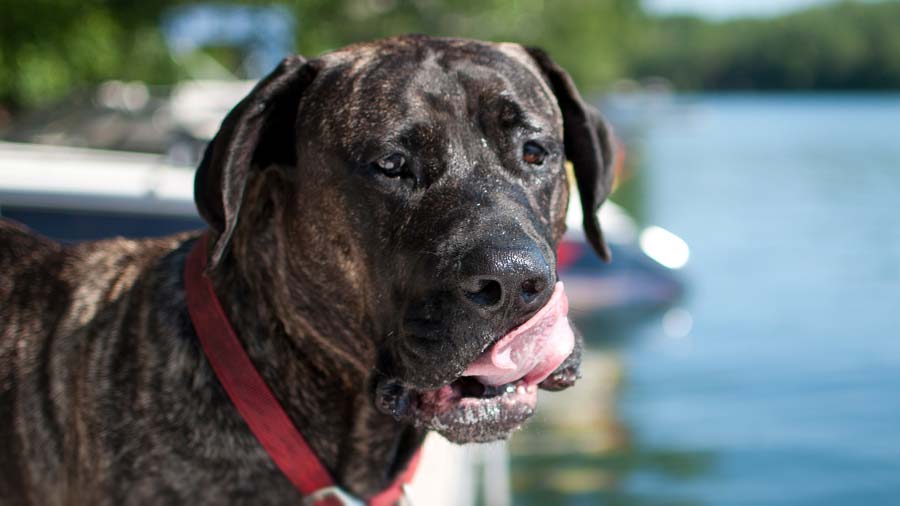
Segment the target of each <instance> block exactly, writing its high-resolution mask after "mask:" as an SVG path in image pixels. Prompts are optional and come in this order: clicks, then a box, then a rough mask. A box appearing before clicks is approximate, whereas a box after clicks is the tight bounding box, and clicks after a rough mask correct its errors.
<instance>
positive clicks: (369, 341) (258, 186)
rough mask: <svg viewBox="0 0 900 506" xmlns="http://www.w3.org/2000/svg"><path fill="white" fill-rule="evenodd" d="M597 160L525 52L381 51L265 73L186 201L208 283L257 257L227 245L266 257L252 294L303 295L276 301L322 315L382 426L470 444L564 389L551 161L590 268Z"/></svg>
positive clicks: (568, 371)
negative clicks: (202, 245)
mask: <svg viewBox="0 0 900 506" xmlns="http://www.w3.org/2000/svg"><path fill="white" fill-rule="evenodd" d="M610 156H611V150H610V141H609V138H608V134H607V128H606V126H605V124H604V123H603V121H602V120H601V119H600V117H599V116H598V115H597V114H596V112H595V111H593V110H592V109H591V108H589V107H588V106H586V105H585V104H584V103H583V102H582V100H581V98H580V97H579V95H578V92H577V90H576V89H575V87H574V86H573V84H572V81H571V79H570V78H569V76H568V75H567V74H566V73H565V72H564V71H563V70H562V69H560V68H559V67H558V66H557V65H556V64H555V63H553V61H551V60H550V58H549V57H548V56H547V55H546V54H544V53H543V52H542V51H540V50H537V49H527V48H523V47H521V46H519V45H516V44H492V43H484V42H477V41H468V40H456V39H435V38H428V37H423V36H408V37H397V38H391V39H385V40H382V41H377V42H373V43H368V44H361V45H355V46H350V47H348V48H345V49H342V50H339V51H336V52H333V53H329V54H326V55H324V56H322V57H320V58H318V59H315V60H310V61H307V60H305V59H303V58H301V57H292V58H288V59H286V60H285V61H284V62H282V64H281V65H280V66H279V67H278V68H277V69H276V70H275V71H274V72H273V73H272V74H270V75H269V76H268V77H266V78H265V79H263V80H262V81H261V82H260V83H259V84H258V85H257V87H256V88H255V89H254V90H253V91H252V92H251V93H250V95H249V96H248V97H247V98H246V99H244V101H242V102H241V103H240V104H239V105H238V106H237V107H236V108H235V109H234V110H233V111H232V112H231V113H230V114H229V116H228V117H227V118H226V119H225V121H224V122H223V124H222V128H221V130H220V131H219V133H218V134H217V135H216V137H215V139H214V140H213V142H212V143H211V144H210V146H209V148H208V150H207V153H206V157H205V158H204V160H203V162H202V163H201V166H200V168H199V170H198V173H197V179H196V200H197V204H198V207H199V210H200V213H201V214H202V215H203V217H204V218H205V219H206V221H207V222H208V223H209V225H210V227H211V229H212V230H213V232H214V234H215V237H216V242H215V245H214V248H213V252H212V255H211V257H212V258H211V265H212V268H216V265H217V264H219V263H220V262H222V261H223V258H225V257H226V256H227V255H236V256H243V257H247V256H250V255H257V254H259V251H258V250H257V251H252V249H251V248H238V247H237V246H236V245H234V244H232V243H235V242H236V241H235V240H234V237H237V235H239V234H240V231H241V230H246V231H247V234H249V235H257V236H260V238H259V239H258V240H257V243H256V244H257V245H256V246H255V248H268V249H271V250H273V252H272V253H271V254H269V253H268V252H267V254H266V256H267V257H273V258H276V259H277V260H276V261H274V264H273V266H272V267H271V268H272V269H275V270H278V274H277V275H276V274H273V275H272V276H270V277H269V278H267V279H274V280H276V281H275V282H276V283H279V284H280V283H286V284H298V283H299V284H303V286H302V287H300V288H298V289H297V290H293V291H287V292H285V293H291V294H298V295H296V296H298V297H302V298H303V305H304V307H307V308H308V307H311V306H313V305H315V304H316V300H318V301H327V303H329V304H332V303H338V302H339V303H340V307H341V308H342V309H341V311H343V312H344V313H346V314H342V315H331V316H330V317H333V318H340V319H342V325H344V326H346V327H348V328H352V329H354V330H355V335H356V340H357V342H355V343H341V344H340V345H339V346H343V349H344V351H345V352H347V351H348V350H349V352H348V355H347V356H349V355H354V351H353V350H354V348H355V349H356V350H358V351H357V352H356V353H355V356H354V357H353V358H354V359H356V360H359V361H360V362H361V363H362V364H363V366H364V367H367V368H368V370H369V371H371V374H369V375H368V381H369V384H370V387H369V388H370V391H371V392H372V395H373V401H374V402H375V403H376V405H377V406H378V407H379V408H380V409H381V410H382V411H384V412H385V413H389V414H391V415H393V416H394V417H396V418H397V419H398V420H401V421H404V422H411V423H414V424H416V425H419V426H424V427H427V428H431V429H435V430H437V431H439V432H440V433H441V434H443V435H444V436H445V437H447V438H449V439H451V440H455V441H460V442H462V441H487V440H492V439H497V438H502V437H505V436H506V435H507V434H508V433H509V432H510V431H512V430H513V429H515V428H516V427H518V426H519V425H520V424H521V423H522V422H523V421H524V420H525V419H526V418H528V417H529V416H530V415H531V413H532V411H533V409H534V406H535V402H536V390H537V388H538V387H544V388H547V389H554V390H555V389H560V388H564V387H566V386H569V385H571V384H572V383H573V382H574V381H575V379H576V378H577V376H578V365H579V355H578V350H577V349H578V348H579V347H580V345H579V344H578V343H576V342H575V341H576V339H575V337H574V336H573V331H572V329H571V327H570V325H569V323H568V320H567V319H566V310H567V302H566V297H565V292H564V290H563V288H562V285H561V284H560V283H558V280H557V276H556V246H557V243H558V241H559V240H560V238H561V237H562V234H563V232H564V231H565V214H566V207H567V204H568V188H569V186H568V182H567V175H566V169H565V161H566V159H568V160H570V161H571V162H572V164H573V166H574V173H575V177H576V179H577V187H578V191H579V194H580V197H581V202H582V205H583V207H584V209H583V211H584V229H585V234H586V237H587V239H588V240H589V241H590V242H591V244H592V245H593V247H594V248H595V249H596V251H597V252H598V254H599V255H600V256H601V257H603V258H608V255H609V253H608V250H607V248H606V245H605V243H604V242H603V238H602V234H601V231H600V227H599V223H598V222H597V218H596V211H597V208H598V207H599V206H600V204H601V203H602V202H603V200H604V199H605V198H606V195H607V193H608V192H609V189H610V184H611V179H612V173H611V170H610V163H609V162H610ZM247 221H252V222H253V225H252V226H250V225H247V224H246V223H244V222H247ZM273 289H274V288H273ZM310 292H313V293H310ZM310 323H311V324H312V326H313V327H314V326H315V323H316V322H315V321H313V322H310ZM331 345H334V343H331ZM573 349H575V351H573Z"/></svg>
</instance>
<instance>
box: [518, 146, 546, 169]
mask: <svg viewBox="0 0 900 506" xmlns="http://www.w3.org/2000/svg"><path fill="white" fill-rule="evenodd" d="M546 157H547V150H545V149H544V148H542V147H541V145H540V144H538V143H536V142H534V141H528V142H526V143H525V145H524V146H522V161H524V162H525V163H527V164H529V165H541V164H542V163H544V158H546Z"/></svg>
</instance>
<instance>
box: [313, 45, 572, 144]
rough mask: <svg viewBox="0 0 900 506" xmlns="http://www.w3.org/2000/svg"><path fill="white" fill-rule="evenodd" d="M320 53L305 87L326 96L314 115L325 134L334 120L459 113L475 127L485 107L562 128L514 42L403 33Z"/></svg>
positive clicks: (373, 123) (422, 118)
mask: <svg viewBox="0 0 900 506" xmlns="http://www.w3.org/2000/svg"><path fill="white" fill-rule="evenodd" d="M321 60H322V63H323V68H322V70H321V71H320V74H319V76H318V78H317V82H316V83H313V87H312V89H311V90H310V91H311V93H310V94H309V95H310V96H311V97H312V96H320V97H321V98H320V99H324V100H326V101H327V102H328V104H329V110H330V115H329V117H322V118H321V119H322V120H324V121H325V123H326V124H324V125H321V128H323V129H325V132H323V133H325V134H327V133H328V130H330V129H331V128H337V125H336V123H340V124H341V126H350V128H351V130H354V129H355V130H357V131H359V130H365V131H370V132H372V133H377V134H379V135H390V133H391V132H390V131H391V130H392V129H400V128H404V126H406V124H408V123H415V122H420V123H423V124H424V123H427V122H432V123H434V122H438V123H440V124H447V123H448V121H449V120H454V121H456V122H459V120H464V121H462V124H463V125H469V126H472V127H478V126H479V125H477V120H478V117H479V116H480V115H481V116H484V115H489V114H494V115H499V116H504V117H517V116H518V117H519V118H518V119H520V120H521V121H523V122H530V123H535V122H540V123H542V124H545V125H547V126H548V128H550V129H552V130H553V131H554V132H555V133H556V134H558V135H561V132H562V118H561V114H560V112H559V108H558V106H557V104H556V100H555V98H554V95H553V92H552V91H551V90H550V88H549V86H548V85H547V83H546V82H545V80H544V79H543V78H542V77H541V73H540V70H539V69H538V68H537V67H536V65H535V64H534V61H533V60H532V59H531V57H530V56H529V55H528V53H527V52H526V51H525V50H524V49H523V48H522V47H521V46H518V45H516V44H494V43H485V42H479V41H468V40H457V39H432V38H423V37H416V36H408V37H396V38H391V39H385V40H381V41H377V42H375V43H369V44H359V45H355V46H350V47H348V48H345V49H343V50H340V51H337V52H333V53H329V54H327V55H324V56H323V57H322V58H321ZM398 118H403V119H404V120H405V121H404V122H398V121H397V120H398ZM473 120H474V121H475V122H476V123H473ZM328 123H333V124H334V125H329V124H328ZM335 140H339V139H335ZM347 147H349V146H347Z"/></svg>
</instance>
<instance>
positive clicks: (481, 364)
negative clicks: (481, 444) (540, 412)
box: [463, 282, 575, 386]
mask: <svg viewBox="0 0 900 506" xmlns="http://www.w3.org/2000/svg"><path fill="white" fill-rule="evenodd" d="M568 312H569V300H568V299H567V298H566V292H565V290H564V289H563V284H562V283H561V282H560V283H556V287H554V289H553V295H552V296H551V297H550V300H549V301H548V302H547V304H546V305H545V306H544V307H542V308H541V310H540V311H538V312H537V313H536V314H535V315H534V316H532V317H531V319H529V320H528V321H527V322H525V323H523V324H522V325H520V326H518V327H516V328H515V329H513V330H512V332H510V333H509V334H507V335H505V336H503V337H502V338H501V339H500V340H499V341H497V342H496V343H494V345H493V346H491V347H490V349H488V350H486V351H485V352H484V353H483V354H482V355H481V356H480V357H478V359H476V360H475V362H472V364H471V365H470V366H469V368H468V369H466V370H465V372H463V376H474V377H475V378H477V379H478V381H480V382H482V383H484V384H485V385H504V384H506V383H512V382H514V381H517V380H519V379H522V378H524V380H525V384H526V386H531V385H536V384H538V383H540V382H541V381H544V379H545V378H546V377H547V376H550V373H552V372H553V371H555V370H556V368H557V367H559V364H561V363H563V361H564V360H565V359H566V357H568V356H569V355H570V354H571V353H572V348H573V347H574V346H575V336H574V335H573V334H572V328H571V327H570V326H569V319H568V318H566V314H567V313H568Z"/></svg>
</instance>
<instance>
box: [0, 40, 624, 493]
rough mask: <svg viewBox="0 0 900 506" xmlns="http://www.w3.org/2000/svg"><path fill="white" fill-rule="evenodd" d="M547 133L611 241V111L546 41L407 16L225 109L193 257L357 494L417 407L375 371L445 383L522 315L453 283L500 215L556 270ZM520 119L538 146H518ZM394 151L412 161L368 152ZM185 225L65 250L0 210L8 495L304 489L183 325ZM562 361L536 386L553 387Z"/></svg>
mask: <svg viewBox="0 0 900 506" xmlns="http://www.w3.org/2000/svg"><path fill="white" fill-rule="evenodd" d="M563 127H564V128H565V132H564V133H563ZM563 135H564V136H565V138H564V146H565V156H566V157H567V158H569V159H570V160H571V161H572V162H573V164H574V165H575V172H576V177H577V182H578V187H579V193H580V194H581V197H582V202H583V205H584V207H585V217H586V219H585V232H586V235H587V237H588V239H589V241H590V242H591V243H592V244H593V245H594V246H595V248H597V250H598V251H599V252H600V253H601V255H604V256H605V255H607V254H608V253H607V251H606V249H605V245H604V244H603V240H602V236H601V235H600V229H599V226H598V224H597V222H596V218H595V213H594V211H595V210H596V209H597V207H598V206H599V205H600V203H601V202H602V201H603V199H604V198H605V196H606V194H607V192H608V191H609V185H610V178H611V175H610V174H609V172H610V171H609V170H607V166H608V163H606V164H605V163H604V159H606V160H607V161H608V159H609V156H610V153H609V141H608V139H607V136H606V128H605V126H604V124H603V123H602V121H600V120H599V119H598V118H597V117H595V116H594V113H593V112H592V111H591V110H590V109H588V108H587V107H585V106H584V105H583V104H582V102H581V100H580V98H579V97H578V94H577V91H575V89H574V87H573V86H572V84H571V81H570V79H569V78H568V76H567V75H566V74H565V73H564V72H563V71H562V70H561V69H559V68H558V67H557V66H556V65H555V64H553V62H552V61H550V60H549V58H547V56H546V55H545V54H543V53H542V52H540V51H539V50H533V49H527V50H526V49H523V48H522V47H520V46H518V45H514V44H489V43H481V42H475V41H461V40H454V39H432V38H428V37H422V36H408V37H397V38H393V39H386V40H382V41H377V42H373V43H368V44H361V45H355V46H350V47H348V48H345V49H343V50H340V51H337V52H334V53H330V54H327V55H324V56H322V57H320V58H318V59H315V60H311V61H306V60H304V59H302V58H300V57H292V58H288V59H287V60H285V61H284V62H283V63H282V65H280V66H279V68H278V69H276V70H275V72H273V74H271V75H270V76H268V77H267V78H266V79H264V80H263V81H262V82H261V83H260V84H259V85H258V86H257V87H256V88H255V89H254V91H253V92H252V93H251V94H250V95H249V96H248V98H246V99H245V100H244V101H243V102H242V103H241V104H239V105H238V106H237V107H236V108H235V110H234V111H232V112H231V113H230V114H229V116H228V117H227V118H226V120H225V121H224V122H223V125H222V128H221V130H220V132H219V133H218V134H217V136H216V138H215V139H214V140H213V142H212V143H211V145H210V148H209V149H208V150H207V155H206V157H205V159H204V161H203V162H202V164H201V167H200V169H199V170H198V174H197V183H196V200H197V204H198V208H199V210H200V212H201V214H202V215H203V217H204V218H205V219H206V220H207V222H208V223H209V226H210V234H211V239H212V240H214V243H213V244H214V246H213V252H212V255H211V267H210V270H209V276H210V278H211V279H212V281H213V284H214V286H215V289H216V292H217V294H218V295H219V298H220V299H221V301H222V305H223V307H224V308H225V311H226V313H227V314H228V316H229V319H230V321H231V323H232V325H233V327H234V328H235V330H236V333H237V334H238V335H239V336H240V337H241V339H242V342H243V344H244V346H245V348H246V349H247V352H248V353H249V355H250V357H251V359H252V361H253V363H254V364H255V365H256V367H257V368H258V369H259V371H260V373H261V374H262V376H263V378H264V379H265V381H266V382H267V383H268V385H269V386H270V387H271V389H272V390H273V392H274V393H275V395H276V397H277V398H278V399H279V401H280V402H281V403H282V405H283V406H284V408H285V410H286V411H287V413H288V414H289V416H290V417H291V419H292V420H293V422H294V423H295V424H296V426H297V427H298V429H299V430H300V431H301V432H302V433H303V434H304V436H305V437H306V439H307V440H308V441H309V443H310V444H311V446H312V447H313V449H314V450H315V452H316V454H317V455H318V456H319V458H320V459H321V461H322V462H323V463H324V465H325V466H326V467H327V468H328V469H329V471H331V473H332V474H333V476H334V477H335V478H336V481H337V482H338V483H339V484H340V485H341V486H343V487H344V488H346V489H347V490H349V491H350V492H352V493H354V494H356V495H358V496H361V497H364V496H368V495H370V494H372V493H375V492H377V491H379V490H381V489H382V488H384V487H385V486H386V485H387V484H388V483H389V482H390V481H391V480H392V479H393V478H394V477H395V475H396V473H397V472H398V470H399V469H401V468H403V467H404V466H405V464H406V462H407V461H408V459H409V457H410V455H411V454H412V452H413V451H414V450H415V449H416V448H417V447H418V445H419V444H420V443H421V442H422V440H423V438H424V436H425V433H426V431H427V429H429V428H432V427H429V426H428V425H427V424H423V423H413V422H411V421H410V420H403V419H400V420H398V419H396V418H395V417H392V416H389V415H388V414H385V413H383V412H381V411H379V410H378V409H376V407H375V403H374V402H373V392H376V391H377V383H378V381H380V379H383V378H392V379H399V380H402V382H403V383H404V384H406V385H410V386H411V387H415V388H434V387H437V386H440V385H443V384H447V383H448V382H449V381H452V380H453V379H454V378H456V377H458V376H459V375H460V374H461V373H462V370H463V369H465V367H466V365H467V364H468V363H469V362H471V361H472V360H473V359H474V358H475V357H476V356H477V355H478V354H479V353H481V351H482V350H484V349H485V347H486V346H488V345H489V344H490V343H491V342H492V341H493V340H495V339H497V338H498V337H499V336H500V335H502V334H503V333H505V332H507V331H508V330H509V329H511V328H513V327H514V326H515V325H518V324H519V323H521V322H522V321H524V320H525V319H527V318H528V316H530V314H533V313H534V311H535V310H536V308H525V309H521V310H513V309H509V310H507V311H504V312H503V314H501V315H487V314H485V313H484V311H480V309H479V308H475V309H472V308H471V307H470V306H466V303H465V301H462V300H461V299H462V298H454V296H453V295H448V294H452V293H455V292H454V290H453V289H451V288H448V287H447V285H446V280H447V279H455V277H454V276H455V274H454V272H455V271H454V269H458V268H459V265H460V262H462V260H461V258H462V257H463V256H464V255H465V254H467V253H470V252H471V251H472V250H473V248H475V249H477V248H481V247H483V244H487V243H490V238H491V237H493V236H496V235H497V234H499V233H501V231H502V233H503V234H506V235H505V236H504V237H503V240H508V241H510V244H520V243H521V244H527V247H528V248H531V250H529V251H540V253H541V254H542V255H543V256H544V258H545V259H546V262H547V265H548V266H549V267H550V268H551V270H552V271H555V268H554V267H555V254H554V249H555V246H556V244H557V242H558V240H559V239H560V237H561V235H562V233H563V231H564V215H565V209H566V204H567V201H568V194H567V183H566V176H565V172H564V169H563V160H564V159H563V153H562V150H563ZM525 138H538V139H539V140H541V142H542V143H544V146H545V148H546V150H547V159H546V160H547V161H546V162H545V163H544V164H543V165H542V166H539V167H534V166H527V165H523V164H522V162H521V160H520V158H521V145H522V144H521V143H522V142H523V139H525ZM392 151H400V152H402V153H404V154H405V155H406V158H407V165H408V167H405V172H404V173H403V174H402V175H400V176H388V175H385V174H383V173H380V172H378V171H377V170H373V165H372V164H371V161H372V160H375V159H377V158H378V157H380V156H384V155H385V154H388V153H390V152H392ZM238 218H240V219H238ZM195 239H196V234H194V235H191V234H186V235H178V236H173V237H167V238H161V239H150V240H141V241H133V240H125V239H114V240H109V241H100V242H93V243H84V244H78V245H74V246H62V245H59V244H57V243H54V242H52V241H50V240H47V239H44V238H41V237H38V236H36V235H34V234H32V233H30V232H29V231H27V230H25V229H24V228H22V227H19V226H17V225H15V224H12V223H10V222H0V273H2V275H0V301H2V307H0V327H2V328H0V332H2V334H0V336H2V339H0V504H17V505H18V504H32V505H47V504H49V505H63V504H288V503H293V504H298V501H299V495H298V492H297V491H296V490H295V489H294V488H293V487H292V485H291V484H290V483H289V482H288V480H287V479H286V478H285V477H284V476H283V475H282V474H281V472H280V471H279V470H278V469H277V468H276V467H275V465H274V464H273V462H272V460H271V459H270V458H269V456H268V455H267V454H266V453H265V451H264V450H263V449H262V448H261V447H260V445H259V443H258V442H257V441H256V439H255V438H254V436H253V435H252V434H251V433H250V432H249V430H248V429H247V427H246V425H245V424H244V422H243V421H242V419H241V418H240V416H239V415H238V414H237V412H236V410H235V408H234V407H233V405H232V404H231V402H230V400H229V399H228V397H227V396H226V394H225V393H224V391H223V390H222V388H221V387H220V385H219V383H218V381H217V379H216V378H215V376H214V375H213V373H212V371H211V369H210V367H209V365H208V364H207V362H206V358H205V357H204V355H203V353H202V351H201V349H200V348H199V346H198V343H197V339H196V335H195V333H194V329H193V327H192V325H191V321H190V318H189V316H188V313H187V310H186V308H185V302H184V285H183V283H182V272H183V268H184V261H185V256H186V253H187V252H188V250H189V249H190V247H191V246H192V245H193V243H194V242H195ZM485 241H487V242H485ZM509 258H513V259H515V257H509ZM554 280H555V276H554V277H553V279H548V281H550V282H551V286H552V281H554ZM442 283H443V284H442ZM547 297H549V294H544V295H542V296H541V301H539V302H540V303H543V301H546V299H547ZM410 315H412V316H410ZM422 315H424V317H423V316H422ZM422 321H425V322H426V323H431V324H433V325H432V326H431V327H429V328H426V329H424V330H423V329H422V328H420V327H421V325H420V327H416V326H415V325H413V324H412V323H409V322H419V323H420V324H421V322H422ZM426 326H427V325H426ZM433 327H437V328H433ZM410 329H412V330H410ZM423 343H425V344H423ZM578 362H579V360H578V356H577V354H573V356H572V357H570V359H569V360H567V361H566V363H564V364H563V365H562V366H561V367H560V368H559V370H558V371H557V373H556V374H554V375H553V376H551V377H550V378H548V379H547V380H546V381H545V382H544V383H543V384H542V386H543V387H544V388H547V389H558V388H564V387H566V386H568V385H570V384H571V383H572V382H573V381H574V379H575V377H576V376H577V367H578ZM446 430H447V431H449V432H448V433H446V434H445V435H448V437H451V438H453V437H454V434H456V433H454V432H453V430H452V429H446ZM467 430H472V429H471V428H469V429H467ZM478 430H482V431H483V433H481V434H476V437H481V438H495V437H505V435H506V433H505V432H503V431H501V430H497V429H492V428H491V427H490V425H489V424H488V425H487V426H486V427H485V428H484V429H478ZM492 431H493V432H492ZM456 435H457V436H458V437H457V439H460V440H464V439H466V438H468V437H469V436H470V435H471V433H469V432H460V433H458V434H456Z"/></svg>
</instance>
